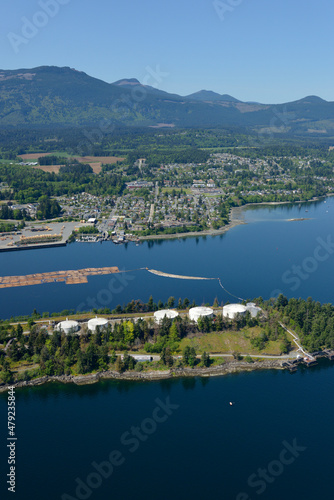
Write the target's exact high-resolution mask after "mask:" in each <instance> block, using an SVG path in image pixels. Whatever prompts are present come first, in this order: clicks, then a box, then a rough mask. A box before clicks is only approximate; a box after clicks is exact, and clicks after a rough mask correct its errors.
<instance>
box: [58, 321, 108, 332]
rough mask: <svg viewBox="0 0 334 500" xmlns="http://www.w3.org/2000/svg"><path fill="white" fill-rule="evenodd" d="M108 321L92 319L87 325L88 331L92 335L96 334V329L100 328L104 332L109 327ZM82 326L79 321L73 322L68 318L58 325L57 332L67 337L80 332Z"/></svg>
mask: <svg viewBox="0 0 334 500" xmlns="http://www.w3.org/2000/svg"><path fill="white" fill-rule="evenodd" d="M108 323H109V322H108V320H107V319H105V318H97V317H96V318H93V319H90V320H89V321H88V323H87V327H88V330H89V331H91V332H92V333H95V332H96V327H97V326H98V327H99V328H100V330H103V329H104V328H106V327H107V326H108ZM79 328H80V326H79V323H78V322H77V321H73V320H68V319H67V318H66V321H61V322H60V323H58V325H56V327H55V330H57V331H59V332H60V331H61V332H64V333H65V334H66V335H68V334H69V333H75V332H77V331H78V330H79Z"/></svg>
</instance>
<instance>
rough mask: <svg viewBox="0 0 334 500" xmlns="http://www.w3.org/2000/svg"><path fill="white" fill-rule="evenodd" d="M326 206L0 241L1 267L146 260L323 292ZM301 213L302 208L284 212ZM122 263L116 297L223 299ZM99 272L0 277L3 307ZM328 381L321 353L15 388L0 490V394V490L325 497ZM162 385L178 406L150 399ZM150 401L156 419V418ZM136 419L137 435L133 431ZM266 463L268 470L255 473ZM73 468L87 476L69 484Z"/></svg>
mask: <svg viewBox="0 0 334 500" xmlns="http://www.w3.org/2000/svg"><path fill="white" fill-rule="evenodd" d="M305 209H307V210H308V212H307V213H305ZM326 210H328V212H326ZM333 213H334V200H332V199H329V200H327V203H326V204H324V203H317V204H313V205H312V206H309V207H305V205H302V206H301V209H298V206H294V207H293V208H288V207H282V206H281V207H278V208H277V207H276V208H275V209H273V210H272V209H271V210H270V211H269V210H268V209H263V208H261V209H257V210H254V209H252V210H247V211H246V212H245V220H246V221H247V222H249V224H248V225H245V226H239V227H237V228H235V229H233V230H231V231H229V232H228V233H227V234H225V235H224V236H222V237H216V238H206V239H198V240H196V239H192V238H191V239H187V240H184V241H183V240H181V241H173V240H171V241H166V242H163V243H159V244H154V245H151V244H148V243H145V244H143V245H141V246H140V247H136V246H131V245H129V246H128V247H127V248H125V247H117V246H113V245H111V244H103V245H84V244H82V245H71V246H68V247H66V248H64V249H57V250H52V249H50V250H46V251H40V250H36V251H27V252H21V253H20V252H16V253H6V254H0V259H1V266H2V268H1V274H27V273H33V272H37V271H39V272H41V271H48V270H54V269H72V268H73V269H74V268H82V267H88V266H108V265H118V266H119V267H125V268H127V269H129V268H136V267H141V266H149V267H153V268H156V269H161V270H163V271H169V272H172V273H181V274H190V275H202V276H206V275H207V276H221V278H222V281H223V283H224V284H225V285H226V287H227V288H228V289H230V290H231V291H232V292H234V293H236V294H238V295H241V296H246V297H254V296H258V295H262V296H263V297H265V298H266V297H269V296H270V294H271V293H272V292H273V291H275V289H281V290H282V291H283V292H284V293H286V294H287V295H288V296H302V297H307V296H309V295H312V296H313V297H314V298H315V299H317V300H320V301H322V302H327V301H331V302H332V301H333V291H332V289H333V287H332V286H331V276H333V271H334V258H333V254H332V253H331V252H332V249H331V247H329V249H327V254H326V251H320V250H319V249H318V251H317V247H318V246H319V244H320V243H319V241H317V238H322V239H323V240H324V241H327V238H328V237H330V236H331V234H332V227H333ZM305 216H307V217H312V220H310V221H303V222H286V220H285V219H288V218H294V217H305ZM329 243H330V241H329ZM310 259H311V260H310ZM312 259H313V260H312ZM294 265H295V266H301V269H300V270H301V272H302V273H303V276H304V278H299V281H300V283H298V288H297V289H296V290H292V289H291V287H292V286H296V282H294V283H293V285H292V284H291V283H285V282H284V279H285V281H287V280H289V279H290V280H291V276H293V277H295V278H296V277H298V276H297V275H296V274H294V270H293V269H294V268H293V267H292V266H294ZM312 266H313V267H312ZM311 267H312V269H313V270H312V269H311ZM315 267H316V269H315ZM289 272H290V274H288V275H286V274H284V273H289ZM298 272H299V271H298ZM306 274H307V277H306V278H305V275H306ZM131 275H133V276H134V279H133V280H132V281H130V282H129V284H127V285H124V284H123V285H122V287H121V288H122V290H121V291H120V292H119V293H114V297H113V298H112V306H114V305H116V304H117V303H119V302H121V303H122V302H126V301H128V300H130V299H132V298H134V297H138V298H142V299H143V300H147V299H148V297H149V295H150V294H151V293H152V294H153V295H154V297H155V298H156V299H157V300H158V299H159V298H162V299H166V298H168V296H170V295H175V296H176V297H177V298H178V296H182V297H184V296H188V297H189V298H191V299H192V298H195V299H196V301H197V302H199V303H201V302H203V301H204V302H206V301H212V300H213V298H214V297H215V296H216V295H217V296H218V297H219V300H226V299H227V298H228V297H227V296H226V294H224V292H223V291H222V290H221V289H220V288H219V287H218V286H217V285H216V283H214V282H207V283H202V282H183V281H182V282H181V281H174V280H171V279H164V278H158V277H155V276H151V275H149V274H148V273H147V274H146V273H144V272H143V271H142V272H135V273H131ZM284 276H285V278H284ZM109 280H110V276H109V277H101V278H100V277H95V278H91V279H90V281H89V284H88V285H78V286H67V287H66V286H65V285H62V284H58V285H43V286H34V287H30V288H22V289H20V288H17V289H12V290H10V289H9V290H1V296H0V300H1V314H2V316H8V315H10V314H18V313H22V312H30V311H31V310H32V309H33V307H36V306H37V307H38V309H39V310H41V311H42V310H50V311H51V310H57V309H62V308H64V307H77V306H78V305H79V304H80V303H81V302H83V301H87V297H91V298H94V297H95V298H97V297H98V294H99V293H100V292H101V290H103V289H105V290H106V289H107V287H108V283H109ZM118 283H119V282H118ZM112 285H114V286H116V285H117V283H112ZM104 293H105V292H104ZM101 297H102V298H103V295H102V294H101V293H100V299H101ZM102 305H104V304H102ZM333 384H334V370H333V364H330V363H329V362H326V361H323V362H322V363H321V364H319V365H318V366H316V367H314V368H312V369H309V370H306V369H301V370H300V371H298V372H297V373H296V374H293V375H291V374H289V373H287V372H280V371H264V372H253V373H244V374H239V375H233V376H232V375H231V376H225V377H217V378H210V379H207V378H205V379H200V378H197V379H178V380H168V381H163V382H144V383H132V382H125V381H124V382H116V381H105V382H102V383H99V384H96V385H93V386H84V387H76V386H70V385H66V386H62V385H59V384H52V385H46V386H42V387H35V388H29V389H20V390H17V391H16V395H17V437H18V441H17V449H16V453H17V464H16V465H17V492H16V494H15V496H13V495H12V494H9V493H8V492H7V490H6V483H5V481H6V480H4V478H5V477H6V476H5V475H6V474H7V472H8V470H7V464H6V459H7V449H6V441H5V438H6V431H5V430H6V414H7V409H6V405H7V402H6V395H5V394H2V395H0V428H1V429H3V430H4V432H2V434H1V435H2V436H3V438H2V440H1V447H0V455H1V461H0V463H1V469H0V475H1V486H0V498H14V497H15V498H16V499H17V500H27V499H34V500H45V499H48V500H56V499H59V500H60V499H63V500H66V499H67V500H73V499H74V498H77V499H79V498H83V499H88V498H90V499H92V500H109V499H120V500H132V499H138V500H142V499H146V500H167V499H170V498H173V499H175V500H181V499H182V500H184V499H194V500H197V499H202V498H208V497H210V498H219V499H220V498H222V499H227V500H253V499H256V498H263V499H268V500H282V499H284V500H290V499H291V500H294V499H298V500H299V499H303V500H313V499H314V498H331V495H332V449H333V445H334V431H333V414H334V398H333ZM166 398H170V403H171V404H172V405H174V406H177V408H174V409H171V410H170V415H167V419H166V418H165V417H166V413H164V411H163V410H162V409H160V410H157V408H158V405H159V404H160V408H161V402H166ZM157 400H159V401H160V403H159V402H157ZM229 401H234V402H235V405H234V406H230V405H229ZM152 415H155V416H156V417H158V419H159V420H160V422H159V423H156V422H155V421H154V420H152ZM161 420H164V421H161ZM138 427H139V432H140V439H139V438H136V439H137V441H136V440H132V441H129V439H133V435H132V436H131V434H133V433H137V431H138V429H136V428H138ZM122 436H123V439H122ZM138 439H139V440H138ZM294 444H296V445H297V447H298V448H297V451H295V453H294V455H293V454H291V451H284V450H287V448H289V447H291V446H293V445H294ZM114 450H117V451H118V455H117V456H116V458H118V460H121V462H122V463H121V464H120V465H119V466H115V467H114V470H113V472H112V474H111V475H110V476H109V477H108V478H105V479H102V478H101V476H100V475H96V469H94V466H93V465H92V464H93V463H94V462H95V463H96V464H97V466H98V464H101V463H102V462H105V461H108V460H109V456H110V453H111V452H113V451H114ZM114 458H115V456H114ZM282 461H283V462H284V463H283V462H282ZM109 472H110V469H109ZM93 473H95V475H92V474H93ZM263 474H264V475H265V476H264V477H265V479H263V477H262V478H261V477H259V476H260V475H263ZM87 478H88V479H87ZM77 480H80V481H82V482H83V483H80V484H81V485H82V484H84V485H86V486H85V487H83V486H82V488H81V489H80V490H78V491H77V492H76V487H77V484H78V483H77V482H76V481H77ZM87 481H88V483H89V484H90V489H87ZM90 481H93V483H91V482H90ZM95 486H96V487H95ZM97 486H98V487H97ZM83 488H86V489H83ZM262 490H264V491H263V493H261V494H260V492H261V491H262Z"/></svg>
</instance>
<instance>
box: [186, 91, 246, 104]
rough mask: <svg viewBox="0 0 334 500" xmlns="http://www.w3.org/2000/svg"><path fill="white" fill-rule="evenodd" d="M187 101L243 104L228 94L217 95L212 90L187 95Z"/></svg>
mask: <svg viewBox="0 0 334 500" xmlns="http://www.w3.org/2000/svg"><path fill="white" fill-rule="evenodd" d="M186 99H190V100H192V101H211V102H215V101H222V102H241V101H239V100H238V99H236V98H235V97H232V96H230V95H228V94H217V92H213V91H212V90H200V91H199V92H195V93H194V94H190V95H187V96H186Z"/></svg>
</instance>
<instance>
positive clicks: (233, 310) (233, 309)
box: [55, 302, 261, 335]
mask: <svg viewBox="0 0 334 500" xmlns="http://www.w3.org/2000/svg"><path fill="white" fill-rule="evenodd" d="M247 311H249V312H250V314H251V316H252V318H256V316H257V315H258V314H259V312H260V311H261V309H260V308H259V307H257V305H256V304H254V303H253V302H248V303H247V304H246V305H245V306H244V305H242V304H228V305H226V306H224V307H223V311H222V314H223V317H225V318H229V319H234V318H235V317H236V316H237V315H238V314H239V315H241V316H244V315H245V314H246V313H247ZM177 316H179V313H178V312H177V311H174V310H173V309H161V310H159V311H156V312H155V313H154V320H155V322H156V323H157V324H161V323H162V320H163V319H164V318H165V317H167V318H169V319H175V318H176V317H177ZM213 316H214V311H213V309H211V307H192V308H191V309H189V318H190V319H191V320H192V321H195V322H197V321H198V319H199V318H204V317H207V318H213ZM107 326H108V320H107V319H105V318H97V317H96V318H93V319H90V320H89V321H88V323H87V327H88V330H89V331H91V332H92V333H95V332H96V328H97V327H99V329H100V330H103V329H105V328H107ZM79 328H80V327H79V323H78V322H77V321H73V320H68V319H66V321H61V322H60V323H58V325H57V326H56V328H55V329H56V330H58V331H62V332H64V333H65V334H66V335H67V334H69V333H74V332H77V331H78V330H79Z"/></svg>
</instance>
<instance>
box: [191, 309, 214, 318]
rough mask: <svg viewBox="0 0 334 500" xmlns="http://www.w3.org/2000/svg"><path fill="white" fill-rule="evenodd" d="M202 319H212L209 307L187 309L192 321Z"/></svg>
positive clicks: (211, 311)
mask: <svg viewBox="0 0 334 500" xmlns="http://www.w3.org/2000/svg"><path fill="white" fill-rule="evenodd" d="M204 317H207V318H212V317H213V309H211V307H192V308H191V309H189V318H190V319H191V320H192V321H197V320H198V319H199V318H204Z"/></svg>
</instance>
